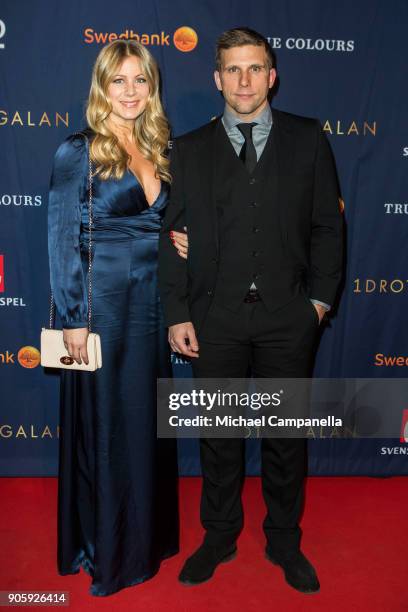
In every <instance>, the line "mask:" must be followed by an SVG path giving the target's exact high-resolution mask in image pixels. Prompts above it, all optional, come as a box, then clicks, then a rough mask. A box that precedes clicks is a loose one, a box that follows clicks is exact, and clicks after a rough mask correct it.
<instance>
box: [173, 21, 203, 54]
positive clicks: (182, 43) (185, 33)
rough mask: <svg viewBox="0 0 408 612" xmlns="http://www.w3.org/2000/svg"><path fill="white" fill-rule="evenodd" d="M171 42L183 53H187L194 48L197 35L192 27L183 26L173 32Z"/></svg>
mask: <svg viewBox="0 0 408 612" xmlns="http://www.w3.org/2000/svg"><path fill="white" fill-rule="evenodd" d="M173 42H174V46H175V47H176V49H178V50H179V51H182V52H183V53H187V52H188V51H192V50H193V49H195V48H196V46H197V43H198V36H197V33H196V32H195V30H193V28H189V27H187V26H183V27H181V28H178V29H177V30H176V31H175V32H174V36H173Z"/></svg>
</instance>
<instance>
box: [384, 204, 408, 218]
mask: <svg viewBox="0 0 408 612" xmlns="http://www.w3.org/2000/svg"><path fill="white" fill-rule="evenodd" d="M384 208H385V214H386V215H408V203H405V204H392V203H391V202H387V203H386V204H384Z"/></svg>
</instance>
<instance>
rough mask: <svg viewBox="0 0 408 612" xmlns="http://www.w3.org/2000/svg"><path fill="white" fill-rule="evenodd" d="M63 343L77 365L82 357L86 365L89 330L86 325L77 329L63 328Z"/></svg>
mask: <svg viewBox="0 0 408 612" xmlns="http://www.w3.org/2000/svg"><path fill="white" fill-rule="evenodd" d="M62 331H63V338H64V345H65V348H66V349H67V351H68V353H69V355H70V357H73V358H74V359H75V361H76V362H77V363H79V365H81V363H82V361H81V360H82V359H83V360H84V362H85V363H86V365H88V363H89V360H88V350H87V341H88V334H89V331H88V330H87V328H86V327H80V328H78V329H63V330H62Z"/></svg>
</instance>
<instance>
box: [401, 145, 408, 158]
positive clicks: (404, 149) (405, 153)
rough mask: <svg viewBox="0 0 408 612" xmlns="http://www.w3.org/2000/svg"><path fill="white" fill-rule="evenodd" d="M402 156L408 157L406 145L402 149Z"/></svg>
mask: <svg viewBox="0 0 408 612" xmlns="http://www.w3.org/2000/svg"><path fill="white" fill-rule="evenodd" d="M402 157H408V147H404V148H403V149H402Z"/></svg>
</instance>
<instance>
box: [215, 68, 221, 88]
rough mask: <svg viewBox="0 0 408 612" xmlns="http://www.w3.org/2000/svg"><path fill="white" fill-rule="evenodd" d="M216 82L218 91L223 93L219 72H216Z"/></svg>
mask: <svg viewBox="0 0 408 612" xmlns="http://www.w3.org/2000/svg"><path fill="white" fill-rule="evenodd" d="M214 81H215V84H216V86H217V89H218V91H222V85H221V78H220V73H219V72H218V70H214Z"/></svg>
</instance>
